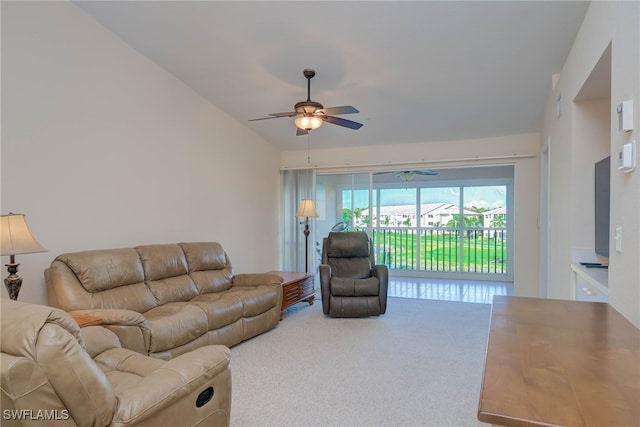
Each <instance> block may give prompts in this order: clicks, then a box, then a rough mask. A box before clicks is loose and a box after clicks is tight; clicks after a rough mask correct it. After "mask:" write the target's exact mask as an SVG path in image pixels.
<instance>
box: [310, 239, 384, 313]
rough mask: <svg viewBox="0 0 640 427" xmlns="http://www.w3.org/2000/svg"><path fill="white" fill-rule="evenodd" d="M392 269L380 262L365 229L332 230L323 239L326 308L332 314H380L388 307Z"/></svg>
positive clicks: (322, 267)
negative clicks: (378, 262)
mask: <svg viewBox="0 0 640 427" xmlns="http://www.w3.org/2000/svg"><path fill="white" fill-rule="evenodd" d="M388 286H389V271H388V269H387V266H386V265H376V263H375V255H374V253H373V243H372V241H371V239H369V237H368V236H367V233H365V232H364V231H353V232H341V233H340V232H331V233H329V236H328V237H325V238H324V239H323V241H322V264H321V265H320V291H321V294H322V310H323V312H324V314H328V315H329V316H331V317H368V316H379V315H381V314H384V313H385V311H386V310H387V289H388Z"/></svg>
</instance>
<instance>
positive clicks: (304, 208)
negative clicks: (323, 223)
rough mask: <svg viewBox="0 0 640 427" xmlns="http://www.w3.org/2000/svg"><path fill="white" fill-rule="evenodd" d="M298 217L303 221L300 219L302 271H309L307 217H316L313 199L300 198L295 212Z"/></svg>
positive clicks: (316, 212)
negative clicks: (302, 236)
mask: <svg viewBox="0 0 640 427" xmlns="http://www.w3.org/2000/svg"><path fill="white" fill-rule="evenodd" d="M296 216H297V217H298V218H300V217H304V218H305V220H304V221H300V224H304V272H305V273H308V272H309V233H310V231H309V218H317V217H318V216H319V215H318V211H316V207H315V205H314V204H313V200H310V199H302V201H301V202H300V206H299V207H298V212H296Z"/></svg>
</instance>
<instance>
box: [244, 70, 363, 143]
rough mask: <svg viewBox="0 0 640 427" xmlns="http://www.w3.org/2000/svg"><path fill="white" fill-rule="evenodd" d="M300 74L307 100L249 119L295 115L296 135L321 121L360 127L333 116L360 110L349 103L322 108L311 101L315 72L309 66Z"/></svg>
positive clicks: (319, 123)
mask: <svg viewBox="0 0 640 427" xmlns="http://www.w3.org/2000/svg"><path fill="white" fill-rule="evenodd" d="M302 74H304V76H305V77H306V78H307V100H306V101H300V102H298V103H296V105H294V110H295V111H290V112H285V113H271V114H269V117H262V118H259V119H250V120H249V121H250V122H253V121H256V120H266V119H275V118H278V117H296V119H295V120H294V122H295V124H296V127H297V128H298V129H297V132H296V135H306V134H308V133H309V131H311V130H314V129H317V128H319V127H320V126H322V123H323V122H327V123H332V124H334V125H338V126H343V127H346V128H349V129H360V128H361V127H362V123H358V122H354V121H352V120H347V119H342V118H340V117H334V116H333V115H334V114H353V113H359V112H360V111H358V110H357V109H356V108H354V107H352V106H350V105H345V106H342V107H329V108H324V107H323V106H322V104H320V103H319V102H315V101H312V100H311V79H312V78H313V76H315V75H316V72H315V71H314V70H312V69H310V68H305V69H304V71H303V72H302Z"/></svg>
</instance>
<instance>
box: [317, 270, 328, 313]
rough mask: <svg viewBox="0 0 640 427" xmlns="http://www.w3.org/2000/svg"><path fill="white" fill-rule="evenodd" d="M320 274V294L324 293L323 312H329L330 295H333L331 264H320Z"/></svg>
mask: <svg viewBox="0 0 640 427" xmlns="http://www.w3.org/2000/svg"><path fill="white" fill-rule="evenodd" d="M318 270H319V274H320V295H322V312H323V313H324V314H329V297H330V296H331V292H330V290H331V286H330V284H331V266H330V265H329V264H320V267H319V268H318Z"/></svg>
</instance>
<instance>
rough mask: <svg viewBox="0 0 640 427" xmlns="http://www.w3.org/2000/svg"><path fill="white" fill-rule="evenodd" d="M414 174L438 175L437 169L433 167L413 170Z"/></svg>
mask: <svg viewBox="0 0 640 427" xmlns="http://www.w3.org/2000/svg"><path fill="white" fill-rule="evenodd" d="M413 172H414V173H415V174H416V175H438V171H434V170H433V169H424V170H419V171H413Z"/></svg>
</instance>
